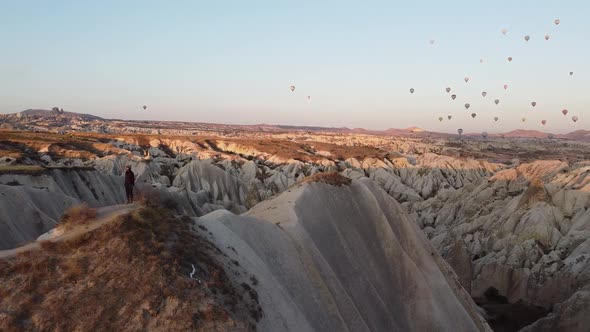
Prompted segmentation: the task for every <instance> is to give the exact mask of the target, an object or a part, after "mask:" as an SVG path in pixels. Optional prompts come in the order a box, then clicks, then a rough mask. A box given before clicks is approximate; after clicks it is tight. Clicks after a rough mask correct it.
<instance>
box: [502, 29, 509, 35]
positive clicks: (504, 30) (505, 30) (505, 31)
mask: <svg viewBox="0 0 590 332" xmlns="http://www.w3.org/2000/svg"><path fill="white" fill-rule="evenodd" d="M500 31H501V32H502V34H503V35H504V36H506V33H507V32H508V29H502V30H500Z"/></svg>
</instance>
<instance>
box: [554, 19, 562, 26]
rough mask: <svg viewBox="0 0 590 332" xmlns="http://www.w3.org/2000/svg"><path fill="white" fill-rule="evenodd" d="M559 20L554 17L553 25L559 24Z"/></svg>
mask: <svg viewBox="0 0 590 332" xmlns="http://www.w3.org/2000/svg"><path fill="white" fill-rule="evenodd" d="M559 22H561V21H560V20H559V19H556V20H555V21H553V23H555V25H559Z"/></svg>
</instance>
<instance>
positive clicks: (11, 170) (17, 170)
mask: <svg viewBox="0 0 590 332" xmlns="http://www.w3.org/2000/svg"><path fill="white" fill-rule="evenodd" d="M45 172H47V170H46V169H45V168H44V167H42V166H37V165H10V166H0V174H23V175H39V174H43V173H45Z"/></svg>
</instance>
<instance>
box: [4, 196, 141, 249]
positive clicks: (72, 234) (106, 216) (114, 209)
mask: <svg viewBox="0 0 590 332" xmlns="http://www.w3.org/2000/svg"><path fill="white" fill-rule="evenodd" d="M137 207H138V206H137V205H135V204H131V205H128V204H121V205H111V206H105V207H101V208H97V209H96V220H94V221H92V222H91V223H89V224H86V225H81V226H77V227H74V228H72V229H69V230H68V231H67V232H65V233H64V231H63V230H62V229H59V228H54V229H52V230H51V231H50V232H48V233H45V234H43V235H41V236H40V237H39V238H38V239H37V240H36V241H34V242H31V243H28V244H26V245H24V246H22V247H18V248H14V249H9V250H4V251H0V259H6V258H11V257H14V256H15V255H17V254H19V253H22V252H25V251H30V250H37V249H39V248H40V244H39V242H40V241H51V242H61V241H65V240H70V239H73V238H76V237H78V236H80V235H82V234H84V233H87V232H90V231H93V230H95V229H97V228H99V227H101V226H102V225H104V224H106V223H108V222H109V221H112V220H114V219H116V218H117V217H119V216H122V215H124V214H126V213H129V212H131V211H133V210H135V209H136V208H137Z"/></svg>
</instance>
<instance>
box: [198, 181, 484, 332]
mask: <svg viewBox="0 0 590 332" xmlns="http://www.w3.org/2000/svg"><path fill="white" fill-rule="evenodd" d="M328 183H332V182H331V181H328ZM197 225H198V226H199V227H204V228H206V229H207V230H208V231H209V232H211V235H210V237H209V238H208V239H209V240H210V241H212V242H213V243H215V244H216V245H217V246H218V247H219V248H222V250H223V252H224V253H225V254H227V255H228V256H229V257H230V258H231V259H232V260H235V261H236V262H237V264H239V266H241V267H244V268H245V269H246V271H249V272H250V273H251V274H253V275H254V276H255V277H256V279H257V280H258V284H257V286H255V288H256V290H257V292H258V294H259V299H260V303H261V306H262V308H263V311H264V316H263V318H262V320H261V321H260V323H259V327H260V328H261V330H269V331H272V330H277V329H281V330H290V331H325V330H351V331H353V330H354V331H369V330H372V331H385V330H389V331H397V330H399V331H425V330H438V331H474V330H482V331H483V330H486V329H488V327H487V324H486V323H485V322H484V321H483V320H482V318H481V317H480V316H479V314H478V312H477V310H476V306H475V304H474V303H473V302H472V300H471V298H470V297H469V295H468V294H467V292H465V291H464V290H463V288H462V287H461V286H460V284H459V282H458V281H457V279H456V277H455V275H454V273H453V272H452V270H451V269H450V268H449V267H448V265H447V264H446V263H445V262H444V260H443V259H442V258H441V257H440V256H439V255H438V253H436V251H435V250H434V248H433V247H432V245H431V244H430V243H429V242H428V241H427V240H426V238H425V237H424V235H423V234H422V233H421V232H420V230H419V229H418V228H417V227H416V225H415V224H414V223H413V222H412V221H411V220H410V219H409V218H408V217H407V215H406V213H405V212H404V211H403V209H402V208H401V207H400V206H399V205H398V203H396V202H395V201H394V200H393V199H392V198H391V197H389V196H388V195H387V194H386V193H385V192H384V191H383V190H381V189H379V188H378V187H376V186H375V185H374V184H373V183H372V182H371V181H370V180H368V179H364V180H359V181H353V182H352V183H351V184H349V185H348V184H346V181H342V182H338V183H336V184H327V183H323V182H322V181H321V182H319V183H317V182H312V183H304V184H302V185H298V186H296V187H294V188H291V189H289V190H288V191H287V192H285V193H283V194H281V195H279V196H277V197H275V198H273V199H270V200H268V201H265V202H262V203H260V204H258V205H256V206H255V207H254V208H252V209H251V210H249V211H248V212H247V213H246V214H244V215H242V216H236V215H233V214H231V213H228V212H226V211H215V212H213V213H210V214H208V215H206V216H204V217H201V218H198V219H197Z"/></svg>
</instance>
